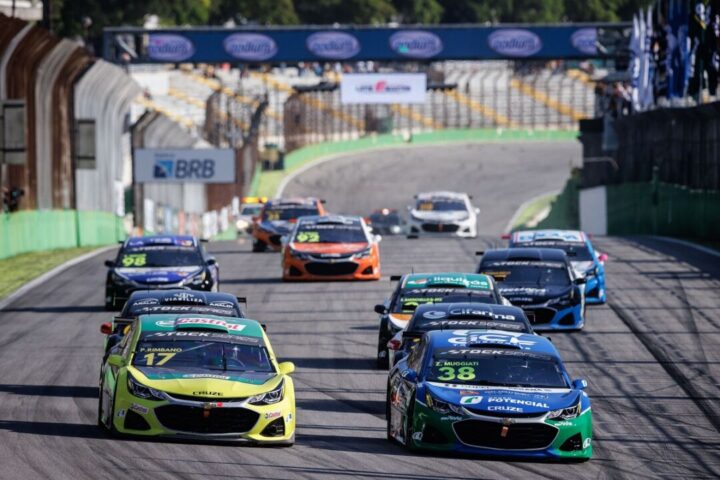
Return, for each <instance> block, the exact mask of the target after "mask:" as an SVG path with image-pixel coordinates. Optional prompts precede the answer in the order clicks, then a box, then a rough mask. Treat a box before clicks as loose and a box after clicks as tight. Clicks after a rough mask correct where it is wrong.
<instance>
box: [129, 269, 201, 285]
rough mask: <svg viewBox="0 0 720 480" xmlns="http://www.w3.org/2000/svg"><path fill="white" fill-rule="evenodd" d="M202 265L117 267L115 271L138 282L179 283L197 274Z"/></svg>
mask: <svg viewBox="0 0 720 480" xmlns="http://www.w3.org/2000/svg"><path fill="white" fill-rule="evenodd" d="M201 271H202V267H199V266H190V267H157V268H116V269H115V273H116V274H118V275H120V276H121V277H124V278H127V279H128V280H132V281H133V282H137V283H147V284H164V283H178V282H180V281H182V280H184V279H186V278H188V277H192V276H195V275H197V274H198V273H200V272H201Z"/></svg>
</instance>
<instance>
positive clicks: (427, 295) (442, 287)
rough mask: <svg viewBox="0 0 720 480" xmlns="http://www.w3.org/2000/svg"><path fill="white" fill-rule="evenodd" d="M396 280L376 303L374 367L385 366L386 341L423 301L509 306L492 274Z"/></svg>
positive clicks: (449, 274)
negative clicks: (390, 289)
mask: <svg viewBox="0 0 720 480" xmlns="http://www.w3.org/2000/svg"><path fill="white" fill-rule="evenodd" d="M390 280H391V281H393V282H398V283H397V286H396V287H395V290H394V291H393V293H392V295H391V296H390V298H388V299H387V300H386V301H385V303H384V304H378V305H375V313H377V314H378V315H380V328H379V331H378V352H377V367H378V368H381V369H382V368H388V365H389V362H388V355H389V354H388V342H389V341H390V339H391V338H393V337H394V336H395V334H397V333H398V332H399V331H401V330H403V329H405V327H406V326H407V323H408V321H409V320H410V318H411V317H412V314H413V312H414V311H415V309H416V308H417V307H418V306H419V305H423V304H425V303H435V304H437V303H457V302H470V303H494V304H503V305H510V302H508V301H507V300H506V299H505V298H503V296H502V295H501V294H500V290H498V288H497V285H496V283H495V282H494V281H493V278H492V277H489V276H487V275H476V274H474V273H459V272H438V273H412V274H407V275H402V276H392V277H390Z"/></svg>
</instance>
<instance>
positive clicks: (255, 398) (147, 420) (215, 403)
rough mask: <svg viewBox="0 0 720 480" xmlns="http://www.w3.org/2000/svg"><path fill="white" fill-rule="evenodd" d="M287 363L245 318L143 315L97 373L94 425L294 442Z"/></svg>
mask: <svg viewBox="0 0 720 480" xmlns="http://www.w3.org/2000/svg"><path fill="white" fill-rule="evenodd" d="M294 370H295V366H294V365H293V364H292V363H291V362H284V363H277V360H276V359H275V354H274V353H273V350H272V347H271V346H270V342H269V341H268V338H267V335H266V334H265V332H264V330H263V328H262V326H261V325H260V324H259V323H258V322H256V321H255V320H249V319H247V318H229V317H218V316H213V315H198V314H163V315H157V314H155V315H142V316H140V317H139V318H137V319H136V320H135V321H134V322H133V323H132V325H131V326H130V327H129V331H128V332H127V334H126V335H125V336H124V337H123V340H122V341H121V342H120V343H119V344H118V345H116V346H115V347H113V349H112V350H111V351H110V352H109V355H108V356H107V359H106V360H105V362H104V364H103V367H102V370H101V375H100V398H99V402H98V424H99V425H101V426H103V427H105V428H107V429H108V430H110V431H111V432H112V433H120V434H129V435H142V436H166V437H176V438H195V439H203V440H207V439H214V440H224V441H226V440H245V441H249V442H252V443H262V444H280V445H292V444H293V443H294V441H295V422H296V418H295V391H294V387H293V381H292V379H291V378H290V376H289V375H290V374H291V373H292V372H293V371H294Z"/></svg>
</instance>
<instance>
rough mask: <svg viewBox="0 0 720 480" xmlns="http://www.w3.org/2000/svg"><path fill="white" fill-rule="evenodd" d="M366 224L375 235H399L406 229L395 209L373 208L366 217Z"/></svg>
mask: <svg viewBox="0 0 720 480" xmlns="http://www.w3.org/2000/svg"><path fill="white" fill-rule="evenodd" d="M367 224H368V226H369V227H370V229H371V230H372V232H373V233H374V234H377V235H401V234H403V233H405V231H406V230H407V226H406V225H405V222H404V221H403V219H402V218H401V217H400V214H399V213H398V211H397V210H395V209H390V208H383V209H380V210H375V211H374V212H372V213H371V214H370V216H369V217H368V218H367Z"/></svg>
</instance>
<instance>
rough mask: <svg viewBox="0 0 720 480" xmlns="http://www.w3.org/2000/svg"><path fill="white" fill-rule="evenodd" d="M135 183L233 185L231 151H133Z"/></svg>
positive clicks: (233, 174)
mask: <svg viewBox="0 0 720 480" xmlns="http://www.w3.org/2000/svg"><path fill="white" fill-rule="evenodd" d="M134 168H135V175H134V176H135V182H137V183H167V182H182V183H234V182H235V153H234V151H233V150H232V149H182V150H175V149H139V150H136V151H135V162H134Z"/></svg>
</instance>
